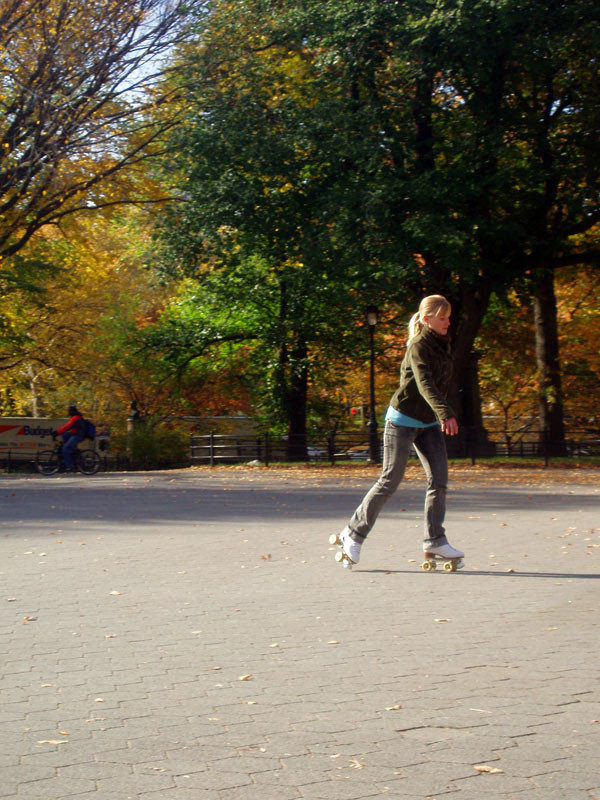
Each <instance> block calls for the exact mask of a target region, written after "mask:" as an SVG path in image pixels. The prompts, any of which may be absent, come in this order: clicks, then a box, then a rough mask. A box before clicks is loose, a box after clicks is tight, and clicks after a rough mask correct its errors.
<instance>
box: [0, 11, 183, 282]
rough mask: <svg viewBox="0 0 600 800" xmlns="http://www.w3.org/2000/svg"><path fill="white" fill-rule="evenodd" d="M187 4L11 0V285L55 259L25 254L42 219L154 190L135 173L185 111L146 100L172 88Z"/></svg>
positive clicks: (5, 80)
mask: <svg viewBox="0 0 600 800" xmlns="http://www.w3.org/2000/svg"><path fill="white" fill-rule="evenodd" d="M187 5H188V4H186V6H187ZM181 12H182V3H181V2H179V0H123V2H113V3H107V2H106V0H4V1H3V3H2V5H1V8H0V109H1V111H2V122H1V123H0V259H3V260H4V261H3V263H2V264H1V265H0V266H1V269H0V286H1V287H2V290H3V293H6V292H7V291H9V290H11V288H14V287H16V286H20V287H28V288H32V287H34V286H35V282H36V276H37V275H38V274H39V272H40V270H42V269H43V267H44V265H43V264H42V263H40V262H35V263H34V262H30V263H29V264H26V263H25V262H26V258H25V256H22V257H21V259H17V258H15V256H16V255H17V254H20V253H23V249H24V248H25V247H26V246H27V244H28V243H29V242H30V241H31V238H32V237H33V236H34V235H35V233H36V232H37V231H39V230H40V229H41V228H42V227H44V226H48V225H54V226H59V225H60V224H61V223H62V221H63V220H64V219H65V218H66V217H67V216H69V215H72V214H75V213H83V212H85V213H90V212H91V211H94V210H96V209H101V208H105V207H108V206H111V205H114V204H116V203H124V202H129V203H143V202H146V201H148V198H147V197H146V196H145V195H144V194H143V192H139V189H140V185H141V184H140V182H139V181H137V180H136V174H137V175H143V173H144V171H145V170H146V164H147V162H148V159H149V158H151V157H153V156H154V155H156V153H157V152H158V150H159V149H160V145H159V136H160V134H161V133H164V131H165V130H168V129H169V128H170V127H171V126H172V125H173V124H174V119H173V117H172V116H170V115H165V114H163V115H160V114H157V115H155V117H154V119H153V121H152V122H150V121H149V118H148V115H147V113H146V112H147V111H148V110H149V109H150V108H156V107H160V108H164V106H165V104H166V102H167V101H168V100H169V99H170V97H171V92H170V91H169V89H168V87H167V85H166V84H163V85H162V87H161V88H160V89H158V88H157V85H156V78H157V77H158V75H159V74H161V73H162V72H163V70H164V66H165V64H164V59H165V57H166V55H167V54H168V53H169V51H170V50H171V48H172V47H173V46H174V44H175V43H177V42H179V41H181V38H182V36H183V27H182V13H181ZM171 108H174V107H173V106H172V107H171ZM108 179H110V180H108ZM153 199H154V198H153Z"/></svg>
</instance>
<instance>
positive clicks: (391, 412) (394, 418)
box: [385, 406, 440, 428]
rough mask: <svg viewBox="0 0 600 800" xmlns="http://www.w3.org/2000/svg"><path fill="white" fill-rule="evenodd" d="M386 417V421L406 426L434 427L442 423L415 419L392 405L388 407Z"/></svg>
mask: <svg viewBox="0 0 600 800" xmlns="http://www.w3.org/2000/svg"><path fill="white" fill-rule="evenodd" d="M385 419H386V422H387V421H388V420H389V422H393V423H394V425H402V426H403V427H405V428H433V427H434V426H435V425H439V424H440V423H439V422H420V421H419V420H418V419H413V418H412V417H409V416H407V415H406V414H403V413H402V412H401V411H396V409H395V408H392V406H389V407H388V410H387V413H386V415H385Z"/></svg>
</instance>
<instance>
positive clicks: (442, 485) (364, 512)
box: [348, 421, 448, 549]
mask: <svg viewBox="0 0 600 800" xmlns="http://www.w3.org/2000/svg"><path fill="white" fill-rule="evenodd" d="M411 445H412V446H413V447H414V448H415V450H416V452H417V455H418V456H419V459H420V461H421V464H422V465H423V469H424V470H425V474H426V475H427V492H426V494H425V536H424V541H423V546H424V549H425V548H426V547H428V546H437V545H441V544H446V542H447V541H448V540H447V539H446V533H445V530H444V526H443V523H444V517H445V515H446V489H447V486H448V456H447V454H446V443H445V441H444V434H443V433H442V429H441V428H440V426H439V425H435V426H433V427H431V428H405V427H404V426H400V425H394V423H393V422H389V421H387V422H386V423H385V429H384V431H383V469H382V472H381V477H380V478H379V479H378V480H377V482H376V483H375V484H374V485H373V487H372V488H371V489H370V491H369V492H368V493H367V494H366V495H365V498H364V499H363V501H362V503H361V504H360V505H359V507H358V508H357V509H356V511H355V512H354V514H353V516H352V519H351V520H350V522H349V523H348V527H349V528H350V531H351V536H352V538H353V539H355V540H356V541H357V542H362V541H363V539H365V538H366V536H367V535H368V533H369V531H370V530H371V528H372V527H373V525H374V524H375V520H376V519H377V517H378V516H379V512H380V511H381V509H382V508H383V506H384V505H385V503H386V502H387V500H388V499H389V498H390V497H391V496H392V495H393V494H394V492H395V491H396V489H397V488H398V486H399V484H400V481H401V480H402V478H403V477H404V471H405V469H406V464H407V462H408V456H409V453H410V448H411Z"/></svg>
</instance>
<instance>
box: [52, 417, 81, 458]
mask: <svg viewBox="0 0 600 800" xmlns="http://www.w3.org/2000/svg"><path fill="white" fill-rule="evenodd" d="M68 413H69V417H70V419H69V421H68V422H66V423H65V424H64V425H61V427H60V428H58V430H57V431H56V433H55V434H54V436H62V438H63V447H62V455H63V460H64V462H65V471H66V472H74V471H75V449H76V448H77V445H78V444H79V443H80V442H83V440H84V439H85V433H86V423H85V420H84V418H83V415H82V414H81V412H80V411H78V410H77V406H69V409H68Z"/></svg>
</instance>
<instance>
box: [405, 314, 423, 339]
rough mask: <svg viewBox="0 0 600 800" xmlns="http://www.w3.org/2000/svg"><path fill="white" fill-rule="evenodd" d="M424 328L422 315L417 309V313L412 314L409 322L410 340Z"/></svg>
mask: <svg viewBox="0 0 600 800" xmlns="http://www.w3.org/2000/svg"><path fill="white" fill-rule="evenodd" d="M422 330H423V323H422V322H421V315H420V314H419V312H418V311H417V313H416V314H413V315H412V317H411V318H410V322H409V323H408V341H409V342H410V340H411V339H414V338H415V336H417V334H419V333H421V331H422Z"/></svg>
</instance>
